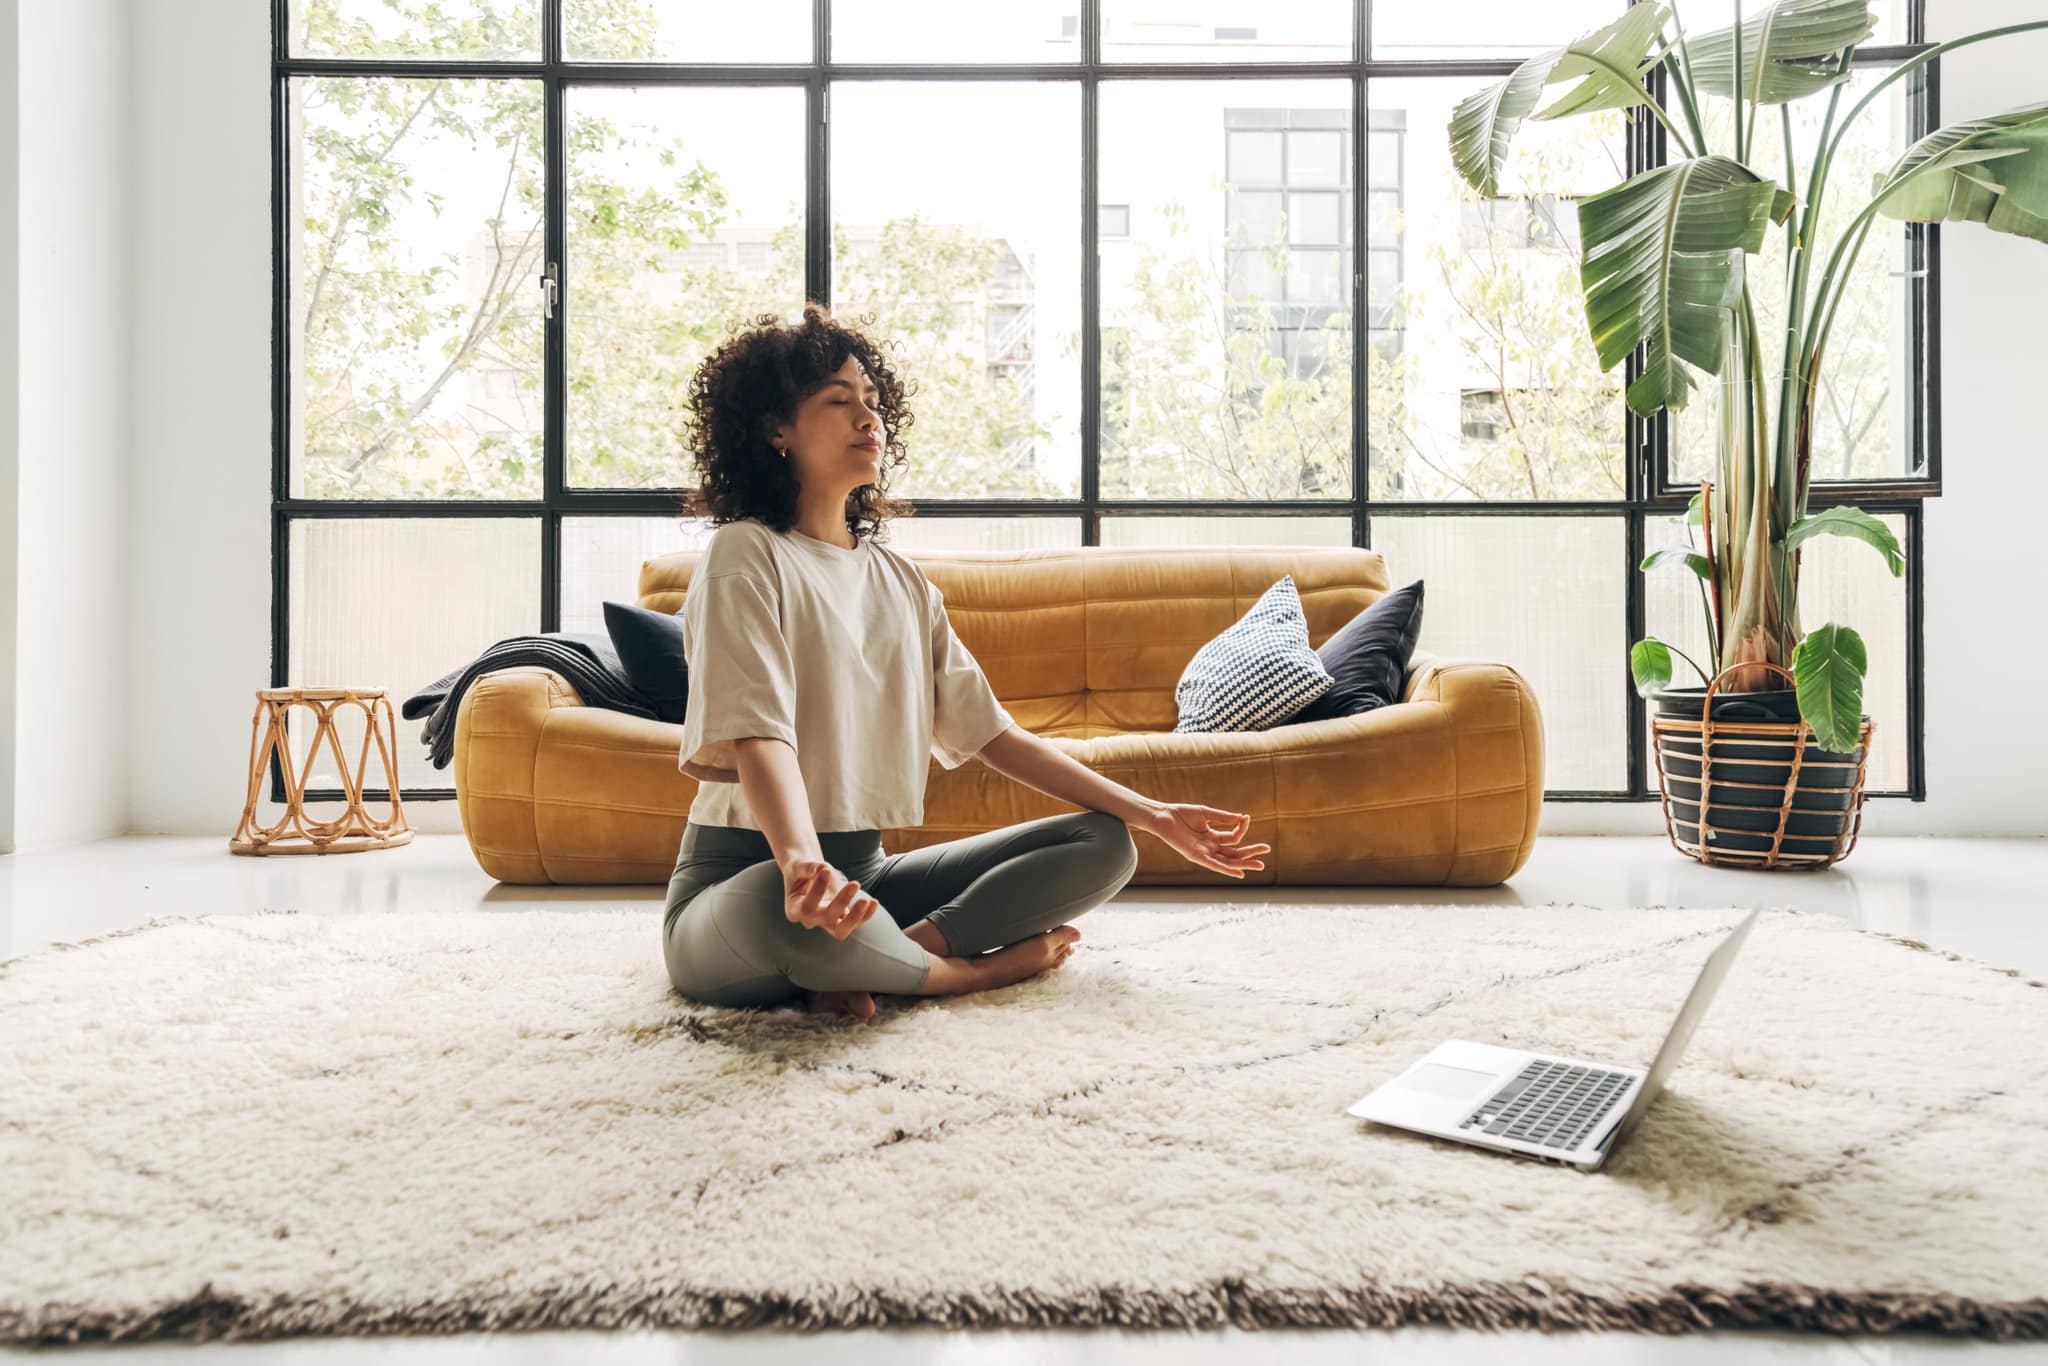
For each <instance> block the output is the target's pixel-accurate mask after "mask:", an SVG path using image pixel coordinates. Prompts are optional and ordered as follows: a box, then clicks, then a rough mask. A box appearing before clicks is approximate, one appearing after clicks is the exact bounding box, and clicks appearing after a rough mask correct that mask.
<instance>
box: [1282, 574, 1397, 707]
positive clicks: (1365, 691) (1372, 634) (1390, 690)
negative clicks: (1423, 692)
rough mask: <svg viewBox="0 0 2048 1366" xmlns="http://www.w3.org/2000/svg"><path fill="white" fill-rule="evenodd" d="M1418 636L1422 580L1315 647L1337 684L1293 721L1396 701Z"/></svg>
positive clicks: (1362, 614) (1366, 611)
mask: <svg viewBox="0 0 2048 1366" xmlns="http://www.w3.org/2000/svg"><path fill="white" fill-rule="evenodd" d="M1421 634H1422V580H1421V579H1417V580H1416V581H1415V582H1414V583H1411V584H1409V585H1408V586H1407V587H1406V588H1397V589H1395V590H1394V591H1393V592H1391V593H1389V594H1387V595H1386V596H1385V597H1383V598H1381V599H1380V600H1379V601H1378V602H1376V603H1374V604H1373V605H1372V606H1370V607H1368V608H1366V609H1365V610H1364V611H1363V612H1360V613H1359V614H1358V615H1357V616H1355V617H1353V618H1352V619H1351V620H1350V621H1347V622H1346V623H1344V625H1343V626H1342V627H1341V628H1339V629H1338V631H1337V633H1336V634H1335V635H1333V636H1331V637H1330V638H1329V639H1328V640H1326V641H1324V642H1323V643H1322V645H1321V646H1320V647H1318V648H1317V650H1316V658H1318V659H1320V660H1321V661H1322V662H1323V667H1324V668H1325V669H1328V670H1329V671H1330V676H1331V677H1332V678H1334V679H1336V680H1337V681H1336V682H1335V683H1333V684H1332V685H1331V686H1330V690H1329V691H1328V692H1326V693H1324V694H1323V695H1322V696H1321V697H1318V698H1317V699H1316V700H1315V701H1313V702H1311V703H1309V704H1308V706H1307V707H1305V708H1303V709H1302V711H1301V712H1300V713H1299V714H1298V715H1296V716H1295V717H1294V719H1295V720H1296V721H1327V720H1330V719H1331V718H1333V717H1338V716H1356V715H1358V714H1359V713H1360V712H1367V711H1371V710H1372V709H1373V708H1375V707H1385V706H1391V705H1392V704H1394V703H1396V702H1399V701H1400V700H1401V689H1402V688H1403V687H1405V686H1406V685H1407V682H1408V661H1409V659H1410V658H1411V657H1412V656H1413V655H1414V654H1415V641H1416V637H1418V636H1420V635H1421Z"/></svg>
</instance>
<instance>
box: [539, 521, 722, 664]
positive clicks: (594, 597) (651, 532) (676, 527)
mask: <svg viewBox="0 0 2048 1366" xmlns="http://www.w3.org/2000/svg"><path fill="white" fill-rule="evenodd" d="M714 529H715V528H713V527H712V525H711V523H710V522H709V521H707V520H704V519H702V518H684V517H569V518H565V519H563V522H562V613H561V620H562V629H563V630H564V631H588V632H594V633H596V634H598V635H603V634H604V632H605V624H604V605H605V603H607V602H623V603H626V604H628V605H632V604H635V603H637V602H638V601H639V598H640V566H641V565H643V564H645V563H646V562H647V561H649V560H653V559H658V558H660V557H661V556H663V555H668V554H672V553H673V552H675V551H678V550H701V549H703V547H704V543H705V542H706V541H708V540H710V539H711V533H712V531H713V530H714Z"/></svg>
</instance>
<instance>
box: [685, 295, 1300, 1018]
mask: <svg viewBox="0 0 2048 1366" xmlns="http://www.w3.org/2000/svg"><path fill="white" fill-rule="evenodd" d="M910 422H911V416H910V413H909V410H908V409H907V408H906V407H905V406H904V390H903V386H902V384H901V383H900V382H899V380H898V378H897V376H896V374H895V372H894V371H893V370H892V369H891V368H890V366H889V364H888V361H887V359H886V357H885V356H884V354H883V351H882V348H881V347H879V346H878V345H876V344H875V343H874V342H873V341H871V340H870V339H869V338H868V337H867V336H866V335H864V334H863V333H862V332H861V331H860V330H858V329H856V328H852V327H849V326H846V325H845V324H842V323H839V322H837V321H835V320H834V319H833V318H832V317H831V314H830V312H829V311H828V310H827V309H825V308H824V307H823V306H822V305H819V304H816V303H811V304H807V305H806V306H805V308H804V312H803V320H802V322H801V323H798V324H795V325H791V326H784V325H782V324H781V323H780V321H779V320H778V319H777V317H776V316H775V315H773V314H765V315H762V316H761V317H759V318H757V319H755V320H754V323H753V325H752V326H750V327H749V328H747V329H746V330H743V331H737V332H735V333H734V334H733V335H732V336H730V337H728V338H727V339H726V341H725V342H724V344H723V345H721V346H720V347H719V349H718V350H717V351H715V352H714V353H713V354H712V355H711V356H710V357H709V358H708V359H706V360H705V362H704V364H703V366H702V367H701V368H700V369H699V370H698V372H697V374H696V376H695V377H694V379H693V380H692V382H691V386H690V395H689V413H688V417H687V423H688V428H689V441H690V447H691V450H692V453H693V455H694V457H695V462H696V473H697V481H696V482H697V488H696V489H695V490H693V491H692V494H691V496H690V499H689V503H688V507H687V510H688V512H689V513H690V514H691V515H695V516H708V517H709V518H710V519H711V520H712V521H713V522H714V523H716V524H717V530H716V531H714V532H713V533H712V535H711V539H710V542H709V544H708V545H707V546H706V548H705V551H704V553H703V555H702V557H701V558H700V559H699V560H698V562H697V566H696V569H695V572H694V573H693V574H692V575H691V579H690V586H689V592H688V594H687V596H686V598H685V599H684V606H683V634H684V651H685V655H686V657H687V659H688V662H689V671H690V682H689V697H688V700H687V704H686V708H685V720H684V723H683V741H682V753H681V756H680V764H681V768H682V770H683V772H685V773H688V774H689V775H690V776H692V777H694V778H696V779H697V780H698V782H699V784H700V786H699V787H698V790H697V797H696V800H695V801H694V802H693V803H692V804H691V806H690V816H689V823H688V825H687V826H686V827H685V829H684V832H683V840H682V849H681V851H680V853H679V855H678V857H677V859H676V868H675V875H674V876H673V877H672V878H671V879H670V881H669V886H668V898H667V903H666V906H665V907H664V915H663V918H662V943H663V951H664V955H665V957H666V960H667V963H668V974H669V980H670V981H671V982H673V983H674V985H675V988H676V990H677V991H679V992H681V993H682V994H683V995H684V996H686V997H689V998H691V999H693V1000H697V1001H702V1002H704V1003H706V1004H709V1005H727V1006H759V1005H770V1004H774V1003H776V1002H780V1001H786V1000H790V999H792V998H794V997H795V996H796V995H797V994H798V993H799V992H802V993H805V995H806V997H807V1003H808V1004H809V1006H810V1008H811V1009H812V1010H814V1011H837V1012H840V1013H843V1014H848V1015H852V1016H854V1017H855V1018H857V1019H862V1020H865V1019H868V1018H870V1017H872V1016H873V1015H874V1013H875V1002H874V997H873V995H872V993H875V992H895V993H900V994H903V995H921V996H938V995H956V994H960V993H965V992H971V991H980V990H983V989H985V988H988V987H997V986H1006V985H1008V984H1010V983H1012V982H1017V981H1021V980H1022V979H1024V978H1026V977H1030V976H1033V975H1035V974H1037V973H1040V972H1044V971H1046V970H1047V969H1049V968H1055V967H1058V966H1059V965H1060V964H1061V963H1063V962H1065V961H1066V958H1067V956H1068V955H1069V954H1071V953H1072V952H1073V949H1074V944H1075V942H1076V941H1077V940H1079V939H1080V937H1081V933H1080V931H1079V930H1077V929H1075V928H1074V927H1073V926H1071V925H1069V924H1068V923H1067V922H1068V921H1070V920H1073V919H1074V918H1075V917H1076V916H1079V915H1081V914H1082V913H1083V912H1085V911H1087V910H1089V909H1091V908H1092V907H1095V906H1099V905H1101V904H1102V903H1103V902H1105V901H1107V900H1109V899H1110V898H1111V897H1112V896H1114V895H1116V893H1117V892H1118V890H1120V889H1121V888H1122V887H1123V886H1124V884H1125V883H1127V882H1129V881H1130V878H1131V874H1132V873H1133V872H1134V871H1135V870H1136V868H1137V863H1138V854H1137V848H1136V846H1135V845H1134V844H1133V843H1132V839H1131V831H1133V830H1142V831H1145V832H1147V833H1148V834H1151V835H1153V836H1155V837H1156V838H1158V839H1160V840H1162V841H1163V842H1165V843H1166V844H1167V845H1168V846H1169V847H1171V848H1173V849H1174V850H1176V851H1178V852H1179V853H1180V854H1181V855H1183V856H1184V857H1185V858H1187V859H1188V860H1189V861H1190V862H1192V863H1196V864H1199V865H1200V866H1202V867H1205V868H1212V869H1215V870H1216V871H1217V872H1220V873H1227V874H1229V875H1231V876H1233V877H1243V876H1244V870H1245V869H1248V868H1263V867H1264V866H1265V864H1264V863H1263V862H1262V861H1261V860H1260V855H1262V854H1265V853H1268V852H1270V851H1271V847H1272V846H1270V845H1265V844H1238V843H1236V841H1237V840H1238V839H1240V838H1241V837H1242V836H1243V835H1244V833H1245V831H1246V829H1247V828H1249V826H1250V817H1248V816H1244V815H1240V814H1238V813H1235V812H1230V811H1220V810H1217V809H1215V808H1213V807H1207V806H1198V805H1193V804H1169V803H1165V802H1159V801H1154V800H1152V799H1151V798H1148V797H1143V796H1140V795H1138V794H1137V793H1135V792H1133V791H1131V790H1130V789H1129V788H1127V787H1123V786H1121V785H1120V784H1117V783H1114V782H1111V781H1110V780H1109V779H1107V778H1104V777H1102V776H1101V775H1099V774H1097V773H1095V772H1093V771H1091V770H1090V769H1089V768H1088V767H1087V766H1085V765H1083V764H1081V763H1078V762H1076V761H1075V760H1073V759H1071V758H1069V757H1068V756H1067V755H1065V754H1063V753H1062V752H1061V751H1060V750H1059V749H1058V748H1056V747H1055V746H1053V745H1051V744H1048V743H1047V742H1046V741H1044V740H1041V739H1039V738H1038V737H1037V736H1035V735H1032V734H1031V733H1030V732H1028V731H1026V730H1023V729H1022V728H1020V727H1018V726H1017V725H1015V724H1014V723H1013V722H1012V720H1011V717H1010V714H1009V713H1008V712H1007V711H1005V710H1004V709H1003V707H1002V705H1001V704H1000V703H999V702H998V701H997V700H996V697H995V694H994V693H993V692H992V691H991V690H990V688H989V685H988V680H987V679H986V678H984V677H983V676H982V672H981V668H980V666H979V665H977V664H976V663H975V661H974V657H973V656H972V655H970V654H968V652H967V650H966V648H965V647H964V646H963V645H962V644H961V643H960V638H959V637H958V636H957V635H955V634H954V632H953V628H952V625H951V623H950V622H949V621H948V620H947V617H946V608H945V602H944V599H943V597H942V596H941V594H940V592H939V590H938V588H937V587H936V586H935V585H934V584H932V583H931V582H930V581H929V580H928V579H926V578H925V577H924V574H923V572H922V571H921V570H919V569H918V568H917V566H916V565H915V564H913V563H912V562H911V561H910V560H908V559H906V558H904V557H903V556H902V555H900V554H898V553H897V552H896V551H894V550H892V549H890V548H888V547H887V546H884V545H882V544H881V543H880V542H879V541H878V540H877V539H876V533H877V532H878V531H879V530H880V529H881V527H882V526H883V524H884V523H885V522H886V521H887V520H889V519H890V518H891V517H895V516H900V515H902V514H903V513H904V512H906V511H908V510H909V509H908V507H907V506H906V505H904V504H901V503H898V502H896V501H894V500H892V499H890V498H889V497H888V496H887V493H886V487H887V483H888V475H889V472H890V471H892V470H894V469H896V468H899V467H901V466H902V464H903V463H904V457H903V444H902V432H903V430H904V428H906V427H908V426H909V425H910ZM927 755H932V756H936V757H937V758H938V760H939V762H940V763H941V764H943V765H944V766H945V767H947V768H957V767H959V766H960V765H961V764H963V763H965V762H966V761H967V760H968V759H970V758H979V759H980V760H981V761H982V762H983V763H985V764H987V765H988V766H989V767H990V768H993V769H995V770H996V771H997V772H998V773H1002V774H1005V775H1007V776H1008V777H1011V778H1014V779H1016V780H1017V781H1018V782H1021V783H1024V784H1026V785H1028V786H1030V787H1033V788H1036V789H1037V790H1039V791H1041V792H1044V793H1047V794H1049V795H1051V796H1053V797H1057V798H1059V799H1060V800H1062V801H1066V802H1071V803H1073V804H1074V805H1077V806H1083V807H1086V808H1089V809H1087V810H1084V811H1080V812H1077V813H1075V814H1073V815H1067V816H1048V817H1046V818H1045V819H1043V820H1036V821H1025V822H1023V823H1022V824H1019V825H1012V826H1007V827H1005V828H1004V829H1001V830H991V831H989V832H988V833H986V834H981V835H971V836H969V837H967V838H966V839H958V840H951V841H949V842H947V843H944V844H937V845H932V846H930V847H927V848H924V849H915V850H911V851H908V852H905V853H900V854H890V853H885V852H884V851H883V849H882V843H881V831H882V830H884V829H901V828H906V827H910V826H915V825H918V824H921V823H922V821H923V819H924V792H925V775H926V770H927ZM878 910H879V911H881V912H883V914H880V915H877V914H876V912H877V911H878Z"/></svg>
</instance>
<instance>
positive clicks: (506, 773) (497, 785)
mask: <svg viewBox="0 0 2048 1366" xmlns="http://www.w3.org/2000/svg"><path fill="white" fill-rule="evenodd" d="M581 706H583V698H582V697H581V696H580V695H578V693H577V691H576V689H575V688H573V687H571V686H570V684H569V681H568V680H567V679H565V678H563V677H562V676H561V675H560V674H558V673H556V672H555V671H554V670H553V669H548V668H543V667H541V666H539V665H520V666H517V667H514V668H510V669H498V670H494V671H493V672H491V673H487V674H484V675H482V676H481V677H479V678H478V679H476V681H474V682H473V683H471V684H470V685H469V691H467V692H465V693H464V694H463V695H462V705H461V707H460V708H458V709H457V711H456V713H455V801H456V805H457V806H458V807H459V808H460V809H461V812H462V831H463V834H464V835H465V836H467V837H468V839H469V847H470V851H471V852H472V853H474V854H475V855H476V861H477V862H478V863H479V864H480V865H482V867H483V870H484V871H485V872H486V873H489V874H490V875H491V876H492V877H494V878H497V879H498V880H499V881H500V882H523V883H535V882H547V881H549V880H550V879H549V878H548V874H547V870H546V868H545V867H543V866H542V863H541V857H540V837H539V834H538V832H537V830H536V828H535V824H534V774H535V758H536V756H537V755H538V753H539V750H540V739H541V731H542V729H543V728H544V727H545V726H546V724H547V721H548V716H549V714H550V713H551V712H553V711H555V710H556V709H557V708H560V707H581Z"/></svg>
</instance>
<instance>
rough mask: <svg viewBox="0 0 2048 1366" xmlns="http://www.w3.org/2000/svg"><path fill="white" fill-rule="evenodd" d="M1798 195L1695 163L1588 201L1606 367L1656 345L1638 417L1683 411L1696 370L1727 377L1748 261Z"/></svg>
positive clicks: (1733, 169) (1587, 279) (1594, 297)
mask: <svg viewBox="0 0 2048 1366" xmlns="http://www.w3.org/2000/svg"><path fill="white" fill-rule="evenodd" d="M1791 211H1792V196H1791V195H1789V194H1787V193H1785V191H1783V190H1782V189H1780V188H1778V186H1777V185H1776V183H1774V182H1772V181H1769V180H1765V179H1763V178H1762V177H1761V176H1759V175H1757V174H1756V173H1755V172H1754V171H1752V170H1750V169H1749V168H1748V167H1747V166H1744V165H1743V164H1742V163H1740V162H1738V161H1731V160H1729V159H1728V158H1727V157H1719V156H1708V157H1695V158H1693V159H1691V160H1689V161H1680V162H1677V163H1675V164H1673V165H1670V166H1660V167H1658V168H1657V169H1656V170H1652V171H1644V172H1642V173H1641V174H1639V175H1636V176H1632V177H1630V178H1629V179H1628V180H1625V181H1623V182H1622V183H1621V184H1620V185H1617V186H1616V187H1615V188H1613V189H1611V190H1605V191H1602V192H1601V193H1599V194H1596V195H1589V196H1588V197H1586V198H1585V199H1582V200H1580V201H1579V233H1580V237H1581V240H1583V241H1584V242H1585V244H1586V255H1585V262H1584V264H1583V265H1582V266H1581V268H1580V271H1579V281H1580V284H1581V285H1582V286H1583V287H1584V290H1585V295H1586V321H1587V324H1588V325H1589V326H1590V327H1591V329H1592V332H1593V345H1594V347H1595V349H1596V350H1597V351H1598V352H1599V355H1600V368H1601V369H1603V370H1611V369H1613V368H1614V367H1615V366H1616V365H1617V364H1619V363H1620V362H1621V361H1622V360H1623V359H1625V358H1626V357H1627V356H1628V355H1629V353H1630V352H1632V351H1634V350H1635V349H1636V347H1637V346H1638V345H1646V346H1647V355H1646V359H1645V363H1644V366H1643V373H1642V377H1641V378H1639V379H1638V380H1637V381H1636V382H1635V383H1634V384H1631V385H1630V386H1629V387H1628V406H1629V407H1630V408H1631V409H1633V410H1634V411H1635V412H1637V413H1638V414H1640V415H1642V416H1644V417H1649V416H1651V415H1652V414H1654V413H1655V412H1656V411H1657V410H1658V409H1659V408H1663V407H1666V406H1669V407H1672V408H1682V407H1684V406H1685V400H1686V396H1687V395H1688V394H1689V393H1690V392H1691V390H1692V379H1691V377H1690V376H1689V375H1687V373H1686V372H1685V370H1684V368H1683V367H1682V366H1680V365H1679V362H1680V361H1687V362H1690V363H1691V364H1692V365H1694V366H1697V367H1698V368H1699V369H1701V370H1703V371H1705V372H1706V373H1708V374H1710V375H1711V374H1718V373H1719V372H1720V366H1721V362H1722V358H1723V355H1724V352H1725V349H1726V338H1727V332H1728V327H1729V319H1730V310H1731V309H1732V308H1733V307H1734V306H1735V303H1736V301H1737V300H1738V299H1740V298H1741V297H1742V278H1743V264H1744V263H1743V256H1742V253H1744V252H1751V251H1756V250H1758V249H1759V248H1760V247H1762V246H1763V240H1764V233H1765V232H1766V231H1767V230H1768V229H1769V228H1770V225H1771V223H1772V222H1773V221H1777V222H1782V221H1784V217H1785V215H1786V214H1788V213H1790V212H1791Z"/></svg>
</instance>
